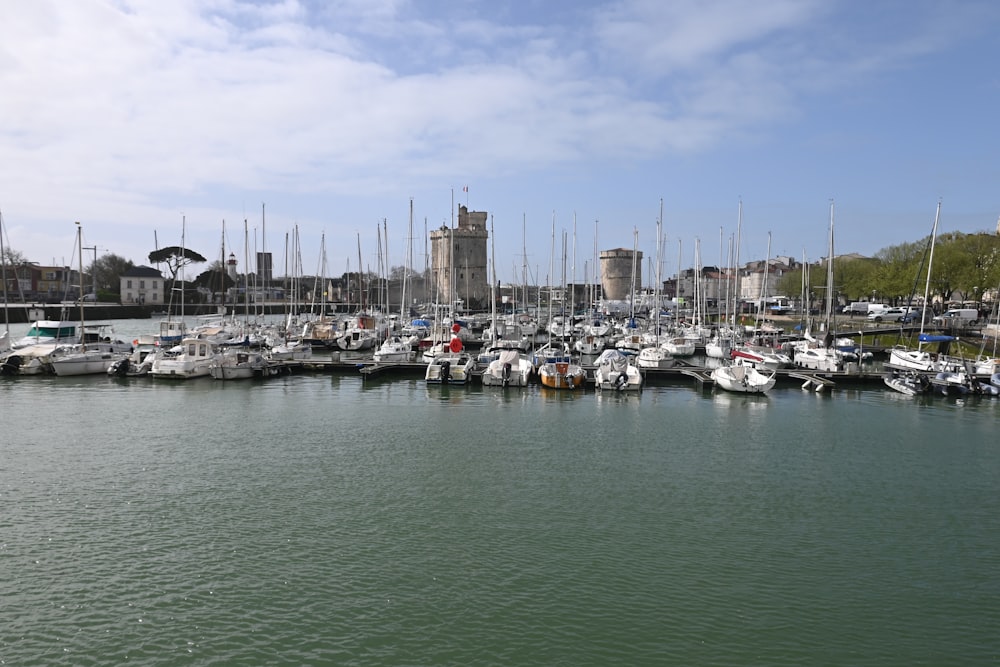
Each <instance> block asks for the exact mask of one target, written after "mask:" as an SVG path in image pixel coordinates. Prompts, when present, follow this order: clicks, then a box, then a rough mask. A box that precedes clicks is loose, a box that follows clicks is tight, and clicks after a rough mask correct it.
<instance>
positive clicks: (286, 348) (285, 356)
mask: <svg viewBox="0 0 1000 667" xmlns="http://www.w3.org/2000/svg"><path fill="white" fill-rule="evenodd" d="M312 354H313V348H312V345H309V344H308V343H303V342H302V341H301V340H294V341H293V340H289V341H285V342H284V343H279V344H278V345H274V346H272V347H271V359H272V360H273V361H306V360H308V359H312Z"/></svg>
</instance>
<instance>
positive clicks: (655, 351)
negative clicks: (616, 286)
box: [594, 199, 694, 386]
mask: <svg viewBox="0 0 1000 667" xmlns="http://www.w3.org/2000/svg"><path fill="white" fill-rule="evenodd" d="M662 249H663V199H660V217H659V218H658V219H657V220H656V286H655V288H654V289H653V307H654V308H655V309H656V312H655V313H654V315H653V331H652V338H651V340H650V342H651V343H652V344H651V345H646V346H644V347H643V348H642V349H640V350H639V354H638V355H637V357H636V365H637V366H638V367H639V368H670V367H671V366H673V365H674V363H675V361H676V360H675V359H674V355H673V354H672V353H670V352H669V351H668V350H667V348H666V347H664V345H663V344H662V342H663V338H662V333H661V331H660V312H661V311H662V310H663V308H661V307H660V286H661V285H662V284H663V279H662V274H661V267H662V264H663V261H662V259H661V257H660V255H661V252H662ZM682 340H685V339H682ZM691 353H692V354H694V343H691ZM602 358H603V355H602ZM594 377H595V380H596V379H597V375H596V374H595V376H594ZM640 379H641V377H640ZM598 386H600V385H598Z"/></svg>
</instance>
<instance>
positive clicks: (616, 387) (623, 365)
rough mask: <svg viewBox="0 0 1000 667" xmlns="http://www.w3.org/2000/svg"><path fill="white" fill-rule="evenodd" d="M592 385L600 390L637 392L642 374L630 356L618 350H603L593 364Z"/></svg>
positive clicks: (640, 387)
mask: <svg viewBox="0 0 1000 667" xmlns="http://www.w3.org/2000/svg"><path fill="white" fill-rule="evenodd" d="M595 366H596V368H595V369H594V384H595V386H596V387H597V388H598V389H601V390H612V391H638V390H640V389H642V374H641V373H640V372H639V369H638V367H636V365H635V364H634V363H632V360H631V357H630V355H627V354H625V353H623V352H621V351H619V350H605V351H604V352H602V353H601V356H600V357H598V358H597V361H596V362H595Z"/></svg>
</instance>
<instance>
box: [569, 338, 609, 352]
mask: <svg viewBox="0 0 1000 667" xmlns="http://www.w3.org/2000/svg"><path fill="white" fill-rule="evenodd" d="M607 344H608V341H607V339H606V338H605V337H604V336H597V335H595V334H592V333H586V334H584V335H582V336H580V337H579V338H577V339H576V340H575V341H573V349H574V350H575V351H576V352H577V353H578V354H586V355H588V356H597V355H598V354H600V353H601V352H603V351H604V348H605V347H606V346H607Z"/></svg>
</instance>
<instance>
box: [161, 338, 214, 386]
mask: <svg viewBox="0 0 1000 667" xmlns="http://www.w3.org/2000/svg"><path fill="white" fill-rule="evenodd" d="M217 348H218V345H217V344H216V343H215V342H213V341H210V340H207V339H202V338H185V339H184V340H182V341H181V344H180V345H177V346H176V347H173V348H171V349H170V350H169V351H166V352H164V353H163V354H162V355H161V356H159V357H157V358H156V359H155V360H154V361H153V365H152V367H151V368H150V369H149V374H150V375H151V376H153V377H154V378H170V379H174V380H189V379H192V378H197V377H207V376H209V375H211V365H212V358H213V357H215V354H216V352H217Z"/></svg>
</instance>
